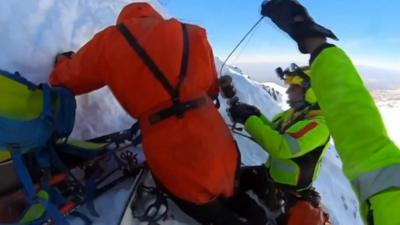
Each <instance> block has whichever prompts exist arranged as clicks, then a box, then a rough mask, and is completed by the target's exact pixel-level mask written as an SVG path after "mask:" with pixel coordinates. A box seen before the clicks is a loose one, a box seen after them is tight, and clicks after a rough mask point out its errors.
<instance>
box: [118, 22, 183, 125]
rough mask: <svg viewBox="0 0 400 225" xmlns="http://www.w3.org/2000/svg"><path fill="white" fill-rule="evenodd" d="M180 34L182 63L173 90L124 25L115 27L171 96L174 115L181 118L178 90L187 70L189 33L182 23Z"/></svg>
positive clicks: (181, 111)
mask: <svg viewBox="0 0 400 225" xmlns="http://www.w3.org/2000/svg"><path fill="white" fill-rule="evenodd" d="M181 26H182V33H183V53H182V61H181V69H180V74H179V79H178V84H177V85H176V87H175V88H174V87H173V86H172V85H171V83H170V82H169V81H168V79H167V77H166V76H165V75H164V74H163V72H162V71H161V70H160V68H159V67H158V66H157V65H156V64H155V62H154V61H153V59H152V58H151V57H150V56H149V54H147V52H146V50H145V49H144V48H143V47H142V46H141V45H140V44H139V41H138V40H137V39H136V38H135V37H134V36H133V35H132V33H131V32H129V30H128V28H127V27H126V26H125V25H124V24H122V23H121V24H118V25H117V27H118V29H119V30H120V32H121V33H122V34H123V35H124V37H125V38H126V40H127V41H128V42H129V45H130V46H131V47H132V48H133V49H134V50H135V51H136V52H137V54H138V55H139V56H140V58H141V59H142V60H143V62H144V63H145V64H146V65H147V67H148V68H149V69H150V71H151V72H152V74H153V75H154V76H155V77H156V79H157V80H159V81H160V82H161V84H162V85H163V87H164V88H165V90H167V92H168V93H169V95H170V96H171V99H172V102H173V103H174V107H175V108H176V109H175V110H174V111H175V114H176V115H177V117H179V118H181V117H182V116H183V113H184V110H182V109H184V108H185V107H183V106H181V104H182V103H181V100H180V89H181V86H182V83H183V81H184V80H185V78H186V76H187V69H188V64H189V50H190V49H189V46H190V43H189V33H188V30H187V26H186V25H185V24H184V23H181Z"/></svg>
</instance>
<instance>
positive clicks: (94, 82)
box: [50, 3, 266, 225]
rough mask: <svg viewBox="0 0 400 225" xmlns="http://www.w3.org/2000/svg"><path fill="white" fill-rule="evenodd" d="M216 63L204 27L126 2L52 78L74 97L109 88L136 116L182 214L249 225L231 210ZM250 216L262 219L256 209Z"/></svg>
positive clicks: (234, 159) (230, 172)
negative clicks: (111, 22)
mask: <svg viewBox="0 0 400 225" xmlns="http://www.w3.org/2000/svg"><path fill="white" fill-rule="evenodd" d="M214 63H215V62H214V55H213V53H212V49H211V47H210V44H209V42H208V40H207V37H206V31H205V30H204V29H203V28H201V27H198V26H196V25H191V24H184V23H182V22H180V21H178V20H177V19H174V18H172V19H168V20H164V19H163V18H162V16H161V15H160V14H159V13H157V12H156V11H155V10H154V9H153V8H152V7H151V6H150V5H149V4H147V3H131V4H129V5H127V6H126V7H125V8H124V9H123V10H122V11H121V13H120V15H119V16H118V19H117V23H116V25H113V26H109V27H107V28H106V29H104V30H102V31H100V32H98V33H97V34H96V35H95V36H94V37H93V39H92V40H90V41H89V42H87V43H86V44H85V45H84V46H83V47H82V48H80V49H79V51H78V52H77V53H76V54H71V53H69V54H61V55H59V56H58V57H57V59H56V67H55V69H54V71H53V72H52V73H51V77H50V82H51V84H52V85H53V86H64V87H67V88H69V89H71V90H72V91H73V93H74V94H75V95H80V94H85V93H88V92H90V91H93V90H96V89H99V88H101V87H103V86H106V85H107V86H108V87H109V88H110V89H111V91H112V93H113V94H114V96H115V97H116V99H117V100H118V101H119V102H120V103H121V105H122V106H123V108H124V109H125V110H126V111H127V112H128V113H129V114H130V115H131V116H132V117H134V118H137V119H138V120H139V123H140V128H141V132H142V136H143V146H144V153H145V155H146V158H147V163H148V165H149V167H150V169H151V171H152V174H153V176H154V177H155V179H156V180H157V181H158V182H159V183H160V184H161V185H162V188H163V189H164V190H166V192H167V193H168V194H169V195H170V196H171V198H172V199H173V200H175V202H176V203H177V204H178V205H179V206H180V207H181V208H182V209H183V211H185V212H186V213H188V214H189V215H191V216H192V217H194V218H195V219H197V220H198V221H199V222H201V223H203V224H209V223H213V224H229V225H234V224H247V223H244V222H242V221H241V220H240V219H239V218H238V216H237V215H236V213H238V212H235V213H234V212H233V211H232V207H231V203H232V204H233V205H234V204H235V203H236V202H237V199H236V196H235V197H233V198H232V196H233V195H234V192H235V178H236V174H237V170H238V167H239V166H240V154H239V152H238V149H237V147H236V145H235V142H234V139H233V137H232V135H231V133H230V131H229V129H228V127H227V126H226V124H225V123H224V120H223V118H222V117H221V115H220V114H219V112H218V110H217V109H216V107H215V106H214V104H213V99H215V98H217V96H218V93H219V88H218V78H217V72H216V68H215V64H214ZM240 201H241V202H243V199H240ZM245 201H246V202H249V204H252V203H251V201H250V200H249V199H245ZM251 207H253V208H254V207H255V205H254V204H253V205H252V206H249V207H248V208H251ZM257 213H258V215H260V217H259V218H261V219H259V221H255V219H250V218H254V217H257V216H256V214H257ZM238 214H240V212H239V213H238ZM249 214H251V215H249V218H248V220H249V221H248V222H249V224H265V221H266V217H265V215H264V214H265V213H264V211H263V210H262V209H258V208H256V209H253V210H250V211H249ZM241 216H243V215H241ZM244 216H245V215H244ZM250 220H253V221H250ZM260 221H261V222H260Z"/></svg>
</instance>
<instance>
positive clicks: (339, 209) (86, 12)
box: [0, 0, 400, 225]
mask: <svg viewBox="0 0 400 225" xmlns="http://www.w3.org/2000/svg"><path fill="white" fill-rule="evenodd" d="M130 2H132V1H131V0H102V1H98V0H40V1H36V0H23V1H22V0H20V1H13V0H3V1H2V3H1V13H0V23H1V24H2V25H1V26H0V32H1V34H2V35H1V36H0V49H1V51H0V68H2V69H5V70H9V71H11V72H13V71H19V72H21V74H23V75H24V76H26V77H28V78H30V79H31V80H33V81H35V82H45V81H47V80H48V75H49V73H50V71H51V69H52V66H53V60H54V56H55V54H56V53H59V52H63V51H69V50H76V49H78V48H79V47H80V46H81V45H83V44H84V43H85V42H86V41H88V40H89V39H90V38H91V37H92V36H93V35H94V34H95V33H96V32H97V31H99V30H101V29H104V28H105V27H107V26H108V25H110V24H114V23H115V19H116V16H117V15H118V12H119V11H120V10H121V8H122V7H123V6H124V5H126V4H127V3H130ZM147 2H150V3H151V4H153V5H154V6H155V7H156V8H157V9H159V10H160V11H161V12H162V14H163V15H165V16H168V15H166V14H165V13H164V11H163V9H162V6H161V5H160V4H159V3H158V2H157V1H151V0H149V1H147ZM221 64H222V62H221V61H220V60H217V66H218V67H220V66H221ZM222 74H223V75H226V74H230V75H231V76H232V77H233V80H234V84H235V86H236V88H237V90H238V97H239V99H240V101H243V102H246V103H249V104H254V105H256V106H258V107H259V108H260V110H261V111H262V112H263V113H264V114H265V115H266V116H267V117H269V118H271V117H272V116H274V115H275V114H276V113H278V112H280V111H281V110H282V108H287V105H286V103H285V102H286V96H285V88H283V87H281V86H279V85H277V84H274V83H259V82H256V81H253V80H251V79H249V78H248V76H246V75H243V74H241V72H240V71H238V70H237V69H236V70H235V69H234V68H232V67H229V66H225V67H224V68H223V70H222ZM267 87H268V88H267ZM271 88H274V89H275V90H276V91H277V92H279V93H280V94H281V95H280V97H278V98H277V100H275V99H274V98H273V96H272V95H271V93H270V92H268V90H267V89H269V90H270V89H271ZM220 100H221V104H222V107H221V110H220V112H221V114H222V115H223V117H224V118H225V120H226V122H227V123H228V124H230V120H229V117H228V116H227V114H226V108H227V103H226V100H224V99H222V98H221V99H220ZM77 101H78V111H77V119H76V127H75V129H74V132H73V135H72V136H73V137H75V138H89V137H94V136H99V135H102V134H106V133H110V132H113V131H117V130H122V129H125V128H127V127H129V126H130V125H131V124H132V123H133V121H134V120H133V119H132V118H130V117H129V116H128V115H127V114H126V113H125V112H124V111H123V109H122V108H121V106H120V105H119V103H118V102H117V101H116V100H115V99H114V98H113V96H112V94H111V92H110V91H109V90H108V89H107V88H103V89H100V90H98V91H95V92H93V93H90V94H88V95H83V96H80V97H78V99H77ZM399 108H400V107H398V105H397V107H394V108H393V107H389V106H381V111H382V113H383V116H384V117H385V121H386V123H387V125H388V126H389V132H390V134H391V135H392V137H393V138H395V139H396V140H397V141H399V140H400V136H399V132H398V128H397V126H396V123H393V122H392V121H393V118H396V117H397V116H398V115H399V112H398V111H399ZM397 124H398V123H397ZM235 138H236V139H237V141H238V144H239V147H240V149H241V152H242V155H243V156H242V159H243V163H244V164H246V165H258V164H261V163H263V162H265V160H266V159H267V157H268V156H267V154H266V153H265V152H264V151H263V150H262V149H261V148H260V147H259V146H258V145H257V144H255V143H253V142H252V141H250V140H248V139H246V138H245V137H242V136H239V135H235ZM397 143H399V142H397ZM129 187H130V184H129V182H127V183H125V184H122V185H119V186H117V187H115V189H114V191H112V192H110V193H109V194H107V195H105V196H103V197H101V198H99V199H98V200H97V201H96V206H97V209H98V211H99V212H100V214H101V217H100V218H97V219H94V224H96V225H102V224H105V225H109V224H110V225H111V224H115V223H116V222H117V220H118V217H119V216H120V215H121V213H122V212H121V209H122V206H123V205H124V203H125V201H126V199H127V195H128V193H129ZM316 187H317V189H318V190H319V191H320V192H321V195H322V201H323V203H324V204H325V206H326V207H327V209H328V211H329V213H330V216H331V218H332V220H333V222H334V224H335V225H349V224H352V225H361V224H362V222H361V219H360V215H359V212H358V211H359V210H358V202H357V200H356V197H355V195H354V193H353V191H352V189H351V186H350V184H349V182H348V180H347V179H346V178H345V177H344V175H343V173H342V171H341V161H340V159H339V157H338V155H337V153H336V150H335V148H334V146H332V147H331V149H330V150H329V152H328V154H327V156H326V158H325V160H324V161H323V165H322V168H321V174H320V177H319V179H318V180H317V181H316ZM173 207H174V206H172V208H173ZM171 211H172V212H173V213H174V216H175V219H171V218H170V219H167V220H166V221H164V222H162V223H161V224H168V225H177V224H194V222H193V221H191V220H190V218H188V217H187V216H185V215H182V213H180V212H179V210H177V209H174V208H173V209H172V210H171ZM70 221H71V222H72V224H82V222H81V221H80V220H79V219H74V218H71V220H70ZM129 224H138V223H137V221H136V222H131V223H129Z"/></svg>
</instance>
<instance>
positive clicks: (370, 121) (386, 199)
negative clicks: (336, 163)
mask: <svg viewBox="0 0 400 225" xmlns="http://www.w3.org/2000/svg"><path fill="white" fill-rule="evenodd" d="M261 14H262V15H263V16H267V17H269V18H271V20H272V21H273V22H274V23H275V24H276V25H277V26H278V27H279V28H280V29H282V30H283V31H285V32H286V33H288V34H289V35H290V36H291V37H292V38H293V39H294V40H295V41H296V42H297V44H298V47H299V50H300V52H302V53H304V54H311V59H310V66H311V86H312V88H313V90H314V91H315V95H316V96H317V98H318V101H319V104H320V106H321V109H322V111H323V112H324V115H325V117H326V122H327V125H328V127H329V129H330V132H331V134H332V137H333V139H334V141H335V144H336V148H337V150H338V153H339V155H340V157H341V158H342V161H343V170H344V173H345V175H346V176H347V177H348V178H349V179H350V181H351V182H352V185H353V188H354V190H355V192H356V194H357V195H358V197H359V200H360V203H361V212H362V215H363V218H364V220H365V222H367V223H368V224H369V225H398V224H400V216H399V214H398V210H399V208H400V151H399V148H398V146H396V145H395V144H394V143H393V141H392V140H391V139H390V138H389V137H388V134H387V131H386V128H385V126H384V124H383V120H382V118H381V115H380V113H379V111H378V108H377V106H376V104H375V102H374V100H373V98H372V97H371V94H370V93H369V92H368V90H367V88H366V87H365V85H364V83H363V81H362V80H361V78H360V75H359V73H358V71H357V70H356V68H355V67H354V65H353V63H352V62H351V60H350V58H349V57H348V56H347V54H346V53H345V52H344V51H343V50H342V49H340V48H339V47H336V46H334V45H331V44H328V43H327V41H326V39H327V38H332V39H337V37H336V36H335V35H334V34H333V32H332V31H330V30H328V29H326V28H325V27H323V26H321V25H319V24H317V23H316V22H314V20H313V19H312V18H311V17H310V15H309V14H308V12H307V10H306V9H305V8H304V7H303V6H302V5H301V4H299V3H298V2H297V1H295V0H279V1H278V0H271V1H264V3H263V4H262V10H261Z"/></svg>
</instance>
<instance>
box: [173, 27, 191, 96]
mask: <svg viewBox="0 0 400 225" xmlns="http://www.w3.org/2000/svg"><path fill="white" fill-rule="evenodd" d="M181 25H182V32H183V53H182V62H181V71H180V73H179V80H178V85H177V86H176V88H175V97H178V98H179V94H180V93H179V92H180V89H181V86H182V83H183V81H184V80H185V78H186V76H187V69H188V65H189V33H188V30H187V27H186V25H185V24H184V23H181Z"/></svg>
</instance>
